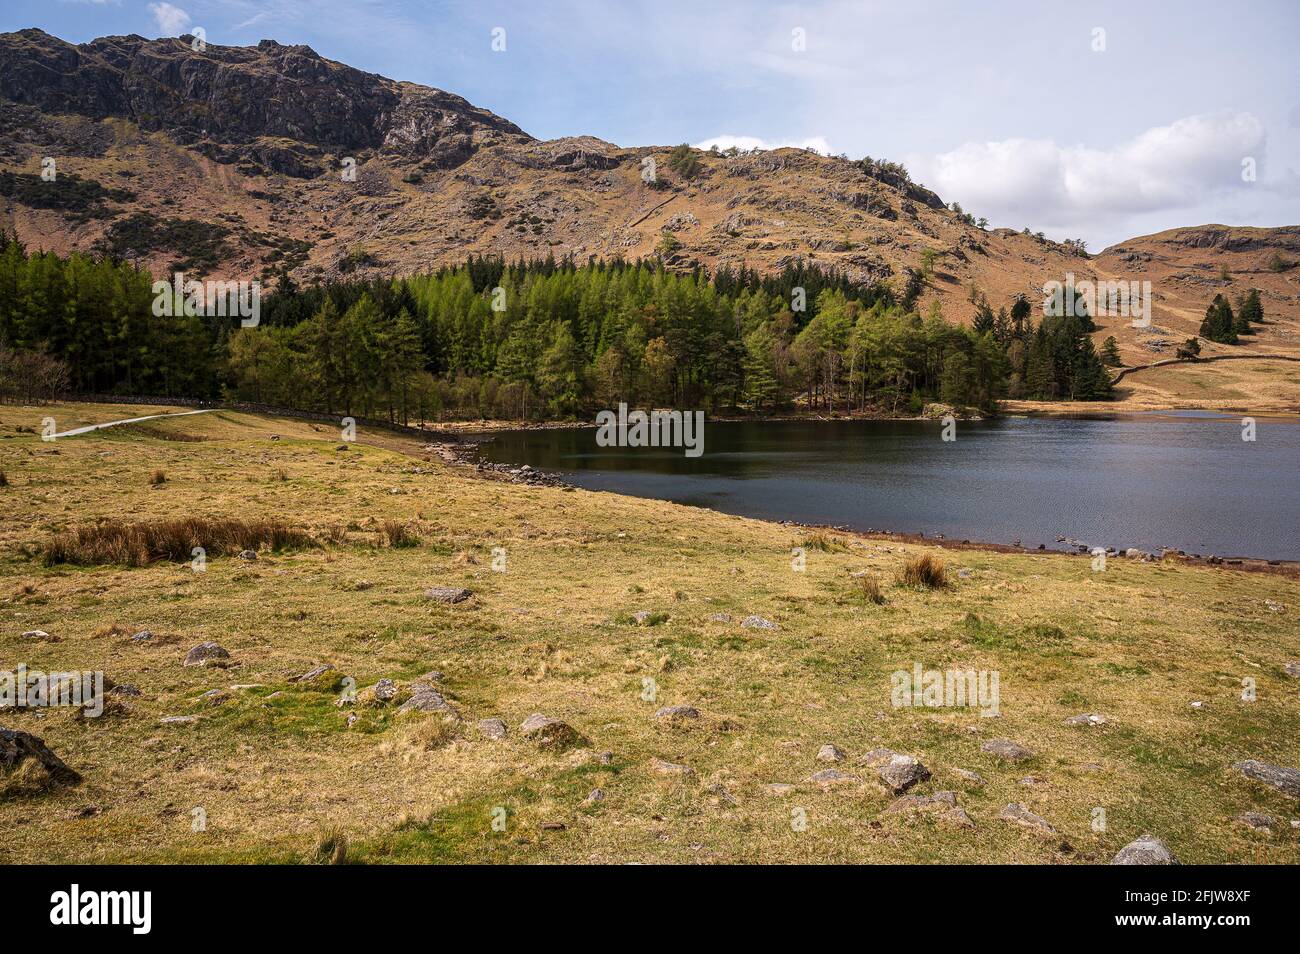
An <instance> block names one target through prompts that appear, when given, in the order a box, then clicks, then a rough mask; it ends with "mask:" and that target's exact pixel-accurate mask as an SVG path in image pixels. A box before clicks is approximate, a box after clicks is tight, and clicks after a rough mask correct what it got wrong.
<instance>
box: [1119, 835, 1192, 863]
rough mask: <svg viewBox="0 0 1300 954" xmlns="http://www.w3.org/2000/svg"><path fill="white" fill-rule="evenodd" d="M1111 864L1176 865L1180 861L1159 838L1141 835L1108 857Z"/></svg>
mask: <svg viewBox="0 0 1300 954" xmlns="http://www.w3.org/2000/svg"><path fill="white" fill-rule="evenodd" d="M1110 863H1111V864H1113V865H1176V864H1179V863H1180V862H1179V861H1178V859H1177V858H1175V857H1174V854H1173V852H1171V851H1170V850H1169V846H1168V845H1166V844H1165V843H1164V842H1163V841H1161V840H1160V839H1159V838H1156V837H1154V836H1152V835H1143V836H1142V837H1141V838H1138V839H1137V840H1136V841H1130V842H1129V843H1128V844H1127V845H1125V846H1124V847H1123V848H1121V849H1120V850H1119V853H1118V854H1116V855H1115V857H1114V858H1112V859H1110Z"/></svg>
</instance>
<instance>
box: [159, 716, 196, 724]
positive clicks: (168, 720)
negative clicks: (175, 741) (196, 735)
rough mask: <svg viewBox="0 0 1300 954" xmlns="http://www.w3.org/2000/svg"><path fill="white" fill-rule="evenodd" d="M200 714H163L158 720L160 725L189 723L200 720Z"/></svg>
mask: <svg viewBox="0 0 1300 954" xmlns="http://www.w3.org/2000/svg"><path fill="white" fill-rule="evenodd" d="M198 721H199V717H198V716H163V717H162V718H161V719H159V720H158V724H159V725H188V724H189V723H191V722H198Z"/></svg>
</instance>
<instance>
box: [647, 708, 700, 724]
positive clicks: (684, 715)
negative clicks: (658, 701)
mask: <svg viewBox="0 0 1300 954" xmlns="http://www.w3.org/2000/svg"><path fill="white" fill-rule="evenodd" d="M699 717H700V710H699V709H696V708H694V707H693V706H663V707H662V708H661V709H659V710H658V711H657V712H655V718H656V719H658V720H660V721H661V722H671V723H673V724H674V725H676V724H678V723H681V722H687V721H691V720H695V719H699Z"/></svg>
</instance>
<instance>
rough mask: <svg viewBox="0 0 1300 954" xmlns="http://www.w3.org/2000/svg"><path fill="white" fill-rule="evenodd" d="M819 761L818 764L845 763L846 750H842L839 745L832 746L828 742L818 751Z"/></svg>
mask: <svg viewBox="0 0 1300 954" xmlns="http://www.w3.org/2000/svg"><path fill="white" fill-rule="evenodd" d="M817 761H818V762H843V761H844V750H843V749H841V748H840V747H839V746H838V745H832V744H831V743H829V742H827V743H826V744H825V745H823V746H822V747H821V748H820V749H818V750H817Z"/></svg>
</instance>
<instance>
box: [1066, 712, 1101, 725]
mask: <svg viewBox="0 0 1300 954" xmlns="http://www.w3.org/2000/svg"><path fill="white" fill-rule="evenodd" d="M1108 721H1109V720H1108V719H1107V718H1106V717H1105V716H1104V715H1101V714H1100V713H1097V712H1085V713H1083V714H1081V715H1077V716H1070V718H1068V719H1066V720H1065V724H1066V725H1105V724H1106V723H1107V722H1108Z"/></svg>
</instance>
